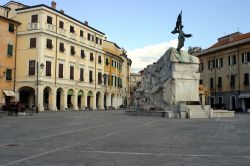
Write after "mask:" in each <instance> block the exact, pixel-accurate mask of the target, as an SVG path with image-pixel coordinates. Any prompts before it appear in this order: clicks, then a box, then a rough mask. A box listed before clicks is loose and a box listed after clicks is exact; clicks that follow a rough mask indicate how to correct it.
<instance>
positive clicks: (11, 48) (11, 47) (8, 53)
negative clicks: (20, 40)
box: [7, 44, 13, 56]
mask: <svg viewBox="0 0 250 166" xmlns="http://www.w3.org/2000/svg"><path fill="white" fill-rule="evenodd" d="M7 55H8V56H12V55H13V45H11V44H8V51H7Z"/></svg>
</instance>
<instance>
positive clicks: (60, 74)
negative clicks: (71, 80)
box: [58, 63, 63, 78]
mask: <svg viewBox="0 0 250 166" xmlns="http://www.w3.org/2000/svg"><path fill="white" fill-rule="evenodd" d="M58 74H59V75H58V77H59V78H63V64H61V63H59V73H58Z"/></svg>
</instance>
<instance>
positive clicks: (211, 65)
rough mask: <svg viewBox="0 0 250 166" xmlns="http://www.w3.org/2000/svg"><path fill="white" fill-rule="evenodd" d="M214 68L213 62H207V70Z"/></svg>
mask: <svg viewBox="0 0 250 166" xmlns="http://www.w3.org/2000/svg"><path fill="white" fill-rule="evenodd" d="M214 67H215V60H210V61H208V69H210V70H213V69H214Z"/></svg>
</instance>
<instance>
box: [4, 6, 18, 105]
mask: <svg viewBox="0 0 250 166" xmlns="http://www.w3.org/2000/svg"><path fill="white" fill-rule="evenodd" d="M0 8H2V10H1V11H2V12H1V15H0V39H1V42H0V108H1V107H2V105H5V104H8V103H9V102H11V101H15V93H14V91H15V62H16V61H15V60H16V30H17V26H18V25H19V23H18V22H16V21H14V20H11V19H8V18H6V17H4V15H6V13H7V11H9V8H5V7H0ZM3 11H5V12H3Z"/></svg>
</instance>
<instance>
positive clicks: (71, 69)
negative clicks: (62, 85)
mask: <svg viewBox="0 0 250 166" xmlns="http://www.w3.org/2000/svg"><path fill="white" fill-rule="evenodd" d="M70 79H71V80H74V66H70Z"/></svg>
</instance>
